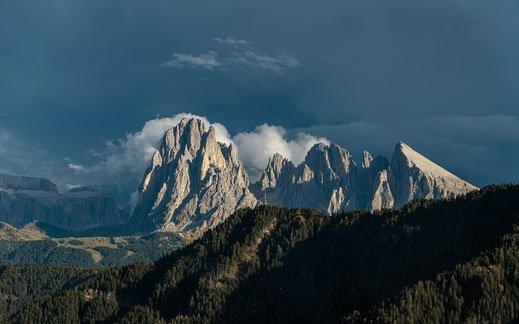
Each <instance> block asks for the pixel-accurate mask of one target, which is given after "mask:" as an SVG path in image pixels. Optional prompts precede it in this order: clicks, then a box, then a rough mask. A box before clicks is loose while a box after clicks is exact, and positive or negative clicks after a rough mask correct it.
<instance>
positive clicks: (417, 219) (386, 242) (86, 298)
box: [0, 185, 519, 323]
mask: <svg viewBox="0 0 519 324" xmlns="http://www.w3.org/2000/svg"><path fill="white" fill-rule="evenodd" d="M518 315H519V186H513V185H501V186H490V187H485V188H483V189H481V190H479V191H476V192H472V193H470V194H467V195H465V196H462V197H459V198H456V199H452V200H444V201H430V200H420V201H414V202H412V203H410V204H408V205H406V206H405V207H403V208H402V209H400V210H384V211H381V212H377V213H373V214H370V213H367V212H352V213H348V214H339V215H335V216H331V217H330V216H324V215H322V214H320V213H319V212H316V211H314V210H307V209H286V208H278V207H272V206H260V207H257V208H255V209H244V210H240V211H238V212H236V213H235V214H233V215H232V216H230V217H229V218H228V219H227V220H226V221H225V222H224V223H223V224H221V225H220V226H218V227H217V228H215V229H214V230H210V231H208V232H206V233H205V235H204V236H203V237H202V238H200V239H199V240H197V241H195V242H193V243H191V244H190V245H188V246H186V247H184V248H182V249H179V250H176V251H174V252H172V253H171V254H170V255H168V256H165V257H163V258H161V259H160V260H159V261H157V262H155V263H153V264H151V263H143V262H141V263H136V264H133V265H130V266H125V267H113V268H107V269H96V270H92V269H91V270H76V269H72V268H59V267H44V266H17V265H5V266H3V267H1V268H0V322H13V323H20V322H23V323H29V322H33V323H39V322H45V323H69V322H72V323H75V322H120V323H146V322H148V323H154V322H158V323H161V322H164V323H165V322H182V323H184V322H240V323H243V322H287V321H297V322H319V321H320V322H362V321H365V322H394V321H396V322H404V321H405V322H413V321H442V322H457V321H462V322H471V323H480V322H508V321H513V320H516V319H517V318H518V317H519V316H518Z"/></svg>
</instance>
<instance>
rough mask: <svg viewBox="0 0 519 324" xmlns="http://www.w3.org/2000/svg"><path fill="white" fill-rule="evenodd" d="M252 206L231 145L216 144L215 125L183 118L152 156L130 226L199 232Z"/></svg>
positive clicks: (247, 186)
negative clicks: (208, 125) (209, 125)
mask: <svg viewBox="0 0 519 324" xmlns="http://www.w3.org/2000/svg"><path fill="white" fill-rule="evenodd" d="M255 205H256V198H255V197H254V196H253V195H252V193H251V192H250V191H249V178H248V176H247V173H246V172H245V168H244V167H243V165H242V164H241V162H240V159H239V158H238V155H237V152H236V149H235V148H234V146H232V145H229V146H227V145H225V144H222V143H219V142H217V140H216V136H215V129H214V128H213V127H209V129H206V127H205V125H204V123H203V122H202V121H200V120H199V119H196V118H191V119H187V118H185V119H182V120H181V121H180V123H179V124H178V125H177V126H175V127H174V128H172V129H170V130H168V131H167V132H166V134H165V135H164V138H163V140H162V144H161V146H160V148H159V150H158V151H157V152H156V153H155V155H154V156H153V159H152V161H151V166H150V167H149V168H148V170H147V171H146V173H145V174H144V178H143V180H142V183H141V186H140V189H139V202H138V205H137V207H136V208H135V210H134V213H133V216H132V217H131V219H130V226H131V228H133V229H134V230H136V231H138V232H146V231H150V230H160V231H171V232H176V233H184V232H190V233H194V234H197V233H201V232H203V231H204V230H206V229H209V228H213V227H215V226H216V225H218V224H219V223H221V222H222V221H223V220H224V219H225V218H227V217H228V216H229V215H230V214H232V213H233V212H234V211H236V210H237V209H239V208H243V207H254V206H255Z"/></svg>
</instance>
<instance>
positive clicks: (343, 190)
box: [254, 142, 477, 214]
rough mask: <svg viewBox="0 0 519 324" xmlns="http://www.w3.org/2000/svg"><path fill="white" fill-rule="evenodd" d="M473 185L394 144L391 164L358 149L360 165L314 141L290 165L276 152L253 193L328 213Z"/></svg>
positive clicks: (389, 204)
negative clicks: (302, 155)
mask: <svg viewBox="0 0 519 324" xmlns="http://www.w3.org/2000/svg"><path fill="white" fill-rule="evenodd" d="M475 189H477V188H476V187H474V186H473V185H471V184H469V183H467V182H465V181H463V180H461V179H460V178H458V177H456V176H455V175H453V174H452V173H450V172H448V171H446V170H445V169H443V168H441V167H440V166H438V165H437V164H435V163H434V162H432V161H430V160H429V159H427V158H425V157H424V156H423V155H421V154H419V153H417V152H416V151H414V150H413V149H411V148H410V147H409V146H408V145H406V144H405V143H403V142H399V143H398V144H397V146H396V148H395V151H394V153H393V157H392V160H391V163H389V161H388V160H387V159H386V158H385V157H383V156H377V157H376V158H373V157H372V156H371V154H369V152H366V151H364V152H363V159H362V164H361V166H358V165H357V164H356V163H355V162H354V161H353V160H352V158H351V155H350V154H349V152H348V151H347V150H346V149H344V148H342V147H340V146H338V145H336V144H330V146H327V145H325V144H322V143H321V144H316V145H315V146H314V147H312V148H311V149H310V151H309V152H308V154H307V156H306V158H305V160H304V161H303V163H301V164H299V165H297V166H294V165H293V164H292V163H291V162H290V161H288V160H287V159H285V158H284V157H283V156H281V155H279V154H276V155H274V156H273V157H272V158H271V159H270V160H269V163H268V165H267V167H266V169H265V171H264V172H263V174H262V176H261V178H260V181H259V182H258V183H257V184H256V185H254V192H255V193H256V195H257V196H258V197H262V199H263V200H264V201H265V202H266V203H268V204H274V205H279V206H286V207H313V208H318V209H319V210H321V211H323V212H327V213H329V214H332V213H336V212H339V211H349V210H353V209H367V210H380V209H384V208H393V207H397V208H398V207H401V206H403V205H404V204H406V203H407V202H409V201H411V200H413V199H417V198H432V199H441V198H450V197H454V196H457V195H460V194H463V193H467V192H469V191H472V190H475Z"/></svg>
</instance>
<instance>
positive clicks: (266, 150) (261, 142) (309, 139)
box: [233, 124, 329, 181]
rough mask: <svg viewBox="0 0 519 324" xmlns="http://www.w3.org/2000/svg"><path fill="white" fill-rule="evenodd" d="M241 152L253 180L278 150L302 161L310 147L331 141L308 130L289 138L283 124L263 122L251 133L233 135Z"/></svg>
mask: <svg viewBox="0 0 519 324" xmlns="http://www.w3.org/2000/svg"><path fill="white" fill-rule="evenodd" d="M233 141H234V143H235V144H236V146H237V147H238V153H239V155H240V159H241V160H242V162H243V164H244V165H245V167H246V168H247V171H248V173H249V176H250V177H251V179H252V180H253V181H256V180H258V179H259V176H260V175H261V172H262V171H263V170H264V169H265V166H266V165H267V163H268V160H269V158H270V157H272V156H273V155H274V154H275V153H279V154H281V155H283V156H284V157H286V158H287V159H288V160H290V161H292V162H293V163H294V164H300V163H301V162H303V160H304V159H305V156H306V153H307V152H308V150H309V149H310V148H311V147H312V146H313V145H315V144H317V143H319V142H323V143H326V144H329V141H328V140H327V139H326V138H323V137H315V136H313V135H310V134H306V133H302V132H301V133H298V134H296V136H295V138H294V139H287V136H286V130H285V129H284V128H283V127H280V126H271V125H267V124H263V125H260V126H257V127H256V128H255V129H254V131H252V132H244V133H239V134H237V135H236V136H235V137H233Z"/></svg>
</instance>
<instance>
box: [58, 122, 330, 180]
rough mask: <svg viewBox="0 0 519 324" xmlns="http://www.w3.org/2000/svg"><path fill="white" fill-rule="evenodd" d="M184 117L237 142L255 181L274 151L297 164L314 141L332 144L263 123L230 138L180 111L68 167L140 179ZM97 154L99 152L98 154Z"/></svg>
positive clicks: (219, 137)
mask: <svg viewBox="0 0 519 324" xmlns="http://www.w3.org/2000/svg"><path fill="white" fill-rule="evenodd" d="M185 117H188V118H192V117H195V118H198V119H200V120H201V121H202V122H203V123H204V124H205V125H206V127H209V126H213V127H214V128H215V131H216V139H217V141H218V142H220V143H223V144H225V145H229V144H231V143H232V144H233V145H235V146H236V148H237V150H238V154H239V156H240V159H241V160H242V163H243V164H244V166H245V168H246V169H247V170H248V172H249V174H250V176H251V179H252V180H253V181H255V180H257V179H258V178H259V175H260V173H261V171H263V169H264V168H265V166H266V165H267V162H268V159H269V158H270V157H271V156H272V155H274V153H280V154H282V155H283V156H285V157H286V158H288V159H289V160H291V161H292V162H294V163H295V164H299V163H301V161H303V159H304V157H305V155H306V152H307V151H308V150H309V149H310V147H312V146H313V145H314V144H316V143H318V142H325V143H329V142H328V140H326V139H325V138H317V137H314V136H312V135H309V134H305V133H298V134H297V135H296V136H295V138H293V139H288V138H287V134H286V133H287V132H286V130H285V129H284V128H283V127H280V126H271V125H267V124H263V125H260V126H258V127H256V128H255V129H254V130H253V131H251V132H243V133H239V134H237V135H236V136H234V137H231V136H230V135H229V132H228V131H227V129H226V128H225V126H223V125H221V124H219V123H211V122H210V121H209V120H208V119H207V118H206V117H203V116H197V115H193V114H187V113H181V114H177V115H175V116H173V117H170V118H156V119H153V120H149V121H147V122H146V123H145V124H144V126H143V127H142V129H141V130H140V131H138V132H135V133H129V134H126V136H125V137H124V138H122V139H119V140H116V141H107V142H106V149H105V153H104V155H103V157H102V158H101V159H100V160H99V162H97V163H95V164H92V165H89V166H87V165H80V164H76V163H73V162H72V161H70V160H67V162H68V168H69V169H70V170H71V171H73V172H74V173H76V174H78V175H81V174H82V175H83V176H87V177H89V178H90V179H91V180H92V179H97V181H107V180H108V179H110V180H111V181H112V182H114V183H119V182H124V181H128V179H134V181H140V179H141V177H142V175H143V173H144V170H145V169H146V168H147V167H148V165H149V162H150V161H151V157H152V156H153V154H154V153H155V151H156V150H157V148H158V146H159V145H160V142H161V139H162V137H163V136H164V133H166V131H167V130H168V129H170V128H172V127H174V126H175V125H177V124H178V123H179V122H180V121H181V120H182V118H185ZM98 154H99V153H98V152H97V151H96V155H98Z"/></svg>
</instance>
